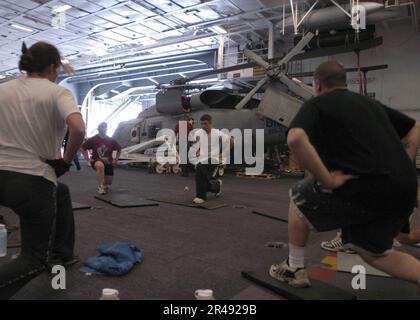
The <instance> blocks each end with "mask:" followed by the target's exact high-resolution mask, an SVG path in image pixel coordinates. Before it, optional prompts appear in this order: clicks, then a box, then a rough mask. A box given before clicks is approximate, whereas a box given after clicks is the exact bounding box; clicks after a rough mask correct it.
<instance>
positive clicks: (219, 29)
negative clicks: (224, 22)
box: [209, 26, 228, 34]
mask: <svg viewBox="0 0 420 320" xmlns="http://www.w3.org/2000/svg"><path fill="white" fill-rule="evenodd" d="M209 30H211V31H213V32H215V33H217V34H226V33H228V32H227V31H226V30H225V29H223V28H222V27H220V26H213V27H210V28H209Z"/></svg>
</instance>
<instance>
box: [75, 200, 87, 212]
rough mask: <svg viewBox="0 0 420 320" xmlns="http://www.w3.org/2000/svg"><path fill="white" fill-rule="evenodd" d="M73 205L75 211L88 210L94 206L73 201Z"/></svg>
mask: <svg viewBox="0 0 420 320" xmlns="http://www.w3.org/2000/svg"><path fill="white" fill-rule="evenodd" d="M72 207H73V211H78V210H88V209H91V208H92V207H91V206H89V205H87V204H82V203H78V202H72Z"/></svg>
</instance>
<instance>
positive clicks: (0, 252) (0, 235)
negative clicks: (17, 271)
mask: <svg viewBox="0 0 420 320" xmlns="http://www.w3.org/2000/svg"><path fill="white" fill-rule="evenodd" d="M6 255H7V229H6V226H5V225H4V224H0V258H3V257H5V256H6Z"/></svg>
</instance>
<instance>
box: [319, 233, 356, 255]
mask: <svg viewBox="0 0 420 320" xmlns="http://www.w3.org/2000/svg"><path fill="white" fill-rule="evenodd" d="M321 248H322V249H324V250H326V251H330V252H344V253H349V254H355V253H356V252H355V251H353V250H351V249H345V248H344V245H343V239H342V238H341V233H338V234H337V236H336V237H335V238H334V239H332V240H331V241H323V242H322V243H321Z"/></svg>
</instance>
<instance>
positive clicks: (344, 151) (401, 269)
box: [270, 61, 420, 287]
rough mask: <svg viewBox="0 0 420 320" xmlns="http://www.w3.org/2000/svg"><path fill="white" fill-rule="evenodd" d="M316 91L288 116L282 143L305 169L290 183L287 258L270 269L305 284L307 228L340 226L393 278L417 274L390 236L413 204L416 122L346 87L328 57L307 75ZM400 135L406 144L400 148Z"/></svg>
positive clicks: (418, 266)
mask: <svg viewBox="0 0 420 320" xmlns="http://www.w3.org/2000/svg"><path fill="white" fill-rule="evenodd" d="M314 87H315V91H316V95H317V96H316V97H315V98H313V99H311V100H309V101H307V102H306V103H305V104H304V105H303V106H302V108H301V110H300V111H299V113H298V114H297V116H296V117H295V119H294V120H293V121H292V124H291V126H290V131H289V133H288V144H289V147H290V149H291V151H292V153H293V154H294V156H295V158H296V159H297V161H298V162H299V164H300V165H301V166H302V167H303V168H305V169H306V170H307V171H309V173H310V174H311V175H312V176H311V177H308V178H307V179H305V180H303V181H301V182H299V183H298V184H297V185H295V186H294V187H293V188H292V190H291V192H290V193H291V203H290V209H289V242H290V253H289V258H288V259H287V260H286V261H284V262H283V263H280V264H274V265H272V266H271V269H270V275H271V276H272V277H273V278H276V279H278V280H280V281H282V282H287V283H288V284H289V285H291V286H294V287H308V286H310V280H309V278H308V274H307V271H306V269H305V260H304V256H305V246H306V244H307V241H308V236H309V233H310V230H311V229H313V230H316V231H319V232H322V231H329V230H335V229H340V228H341V229H342V240H343V243H344V246H345V247H347V248H351V249H352V250H355V251H356V252H357V253H359V254H360V256H361V257H362V258H363V259H364V260H365V261H366V262H367V263H369V264H371V265H372V266H373V267H375V268H377V269H379V270H382V271H384V272H386V273H388V274H390V275H392V276H394V277H398V278H401V279H405V280H409V281H412V282H417V281H419V278H420V262H419V261H418V260H417V259H415V258H414V257H412V256H410V255H408V254H406V253H403V252H397V251H393V250H392V248H393V240H394V237H395V236H397V235H398V233H399V232H400V230H401V228H402V227H403V226H404V224H405V223H406V222H407V220H408V218H409V216H410V214H411V213H412V211H413V208H414V206H415V205H416V198H417V177H416V171H415V168H414V166H413V163H412V161H411V159H410V157H409V156H408V155H407V153H408V154H409V155H411V154H416V152H417V148H418V146H419V142H420V130H419V126H418V125H417V124H416V122H415V121H414V120H413V119H411V118H409V117H407V116H405V115H403V114H402V113H400V112H398V111H395V110H393V109H390V108H388V107H386V106H384V105H382V104H381V103H379V102H378V101H374V100H371V99H369V98H367V97H364V96H361V95H359V94H356V93H353V92H350V91H348V90H347V88H346V87H347V86H346V72H345V70H344V69H343V67H342V66H341V65H340V64H338V63H337V62H335V61H330V62H326V63H323V64H321V65H320V66H319V67H318V68H317V70H316V71H315V74H314ZM402 141H403V142H404V143H405V144H406V145H408V149H407V151H406V149H405V147H404V145H403V143H402Z"/></svg>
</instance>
